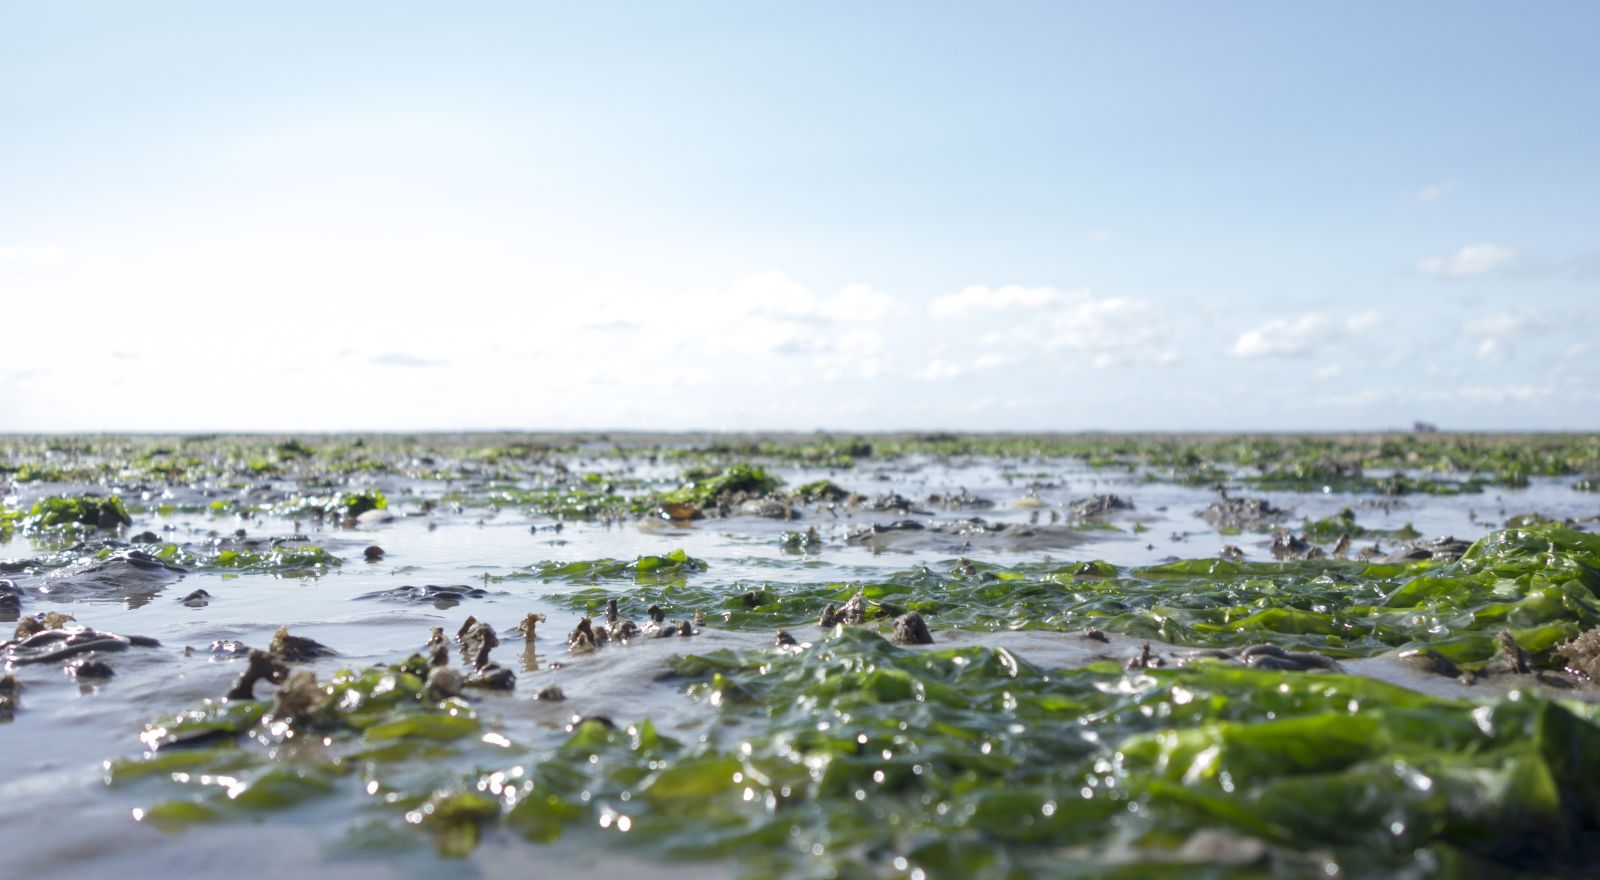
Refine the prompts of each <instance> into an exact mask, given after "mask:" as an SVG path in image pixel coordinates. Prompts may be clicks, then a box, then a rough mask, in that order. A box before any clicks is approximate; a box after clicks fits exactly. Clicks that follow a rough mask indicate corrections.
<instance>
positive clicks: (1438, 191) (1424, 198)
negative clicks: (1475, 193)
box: [1406, 178, 1461, 204]
mask: <svg viewBox="0 0 1600 880" xmlns="http://www.w3.org/2000/svg"><path fill="white" fill-rule="evenodd" d="M1460 186H1461V181H1460V179H1459V178H1451V179H1450V180H1446V181H1444V182H1442V183H1430V184H1428V185H1427V186H1419V187H1417V188H1416V189H1414V190H1411V191H1410V192H1408V193H1406V198H1408V199H1410V200H1411V201H1413V202H1417V203H1418V204H1427V203H1428V202H1437V201H1438V200H1440V199H1442V198H1444V197H1445V196H1447V195H1449V194H1451V193H1452V192H1455V191H1456V189H1458V188H1459V187H1460Z"/></svg>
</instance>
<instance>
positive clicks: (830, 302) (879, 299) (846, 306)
mask: <svg viewBox="0 0 1600 880" xmlns="http://www.w3.org/2000/svg"><path fill="white" fill-rule="evenodd" d="M893 306H894V300H892V299H890V298H889V295H888V294H886V293H881V292H879V291H876V290H873V289H872V288H871V287H868V286H867V285H865V284H852V285H850V286H848V287H846V288H845V289H843V290H841V291H839V292H838V293H836V294H834V295H833V297H832V298H830V299H827V300H824V301H823V302H822V305H821V309H820V311H821V313H822V315H823V317H826V318H829V319H831V320H834V321H842V322H845V323H852V324H853V323H865V322H869V321H876V320H878V319H879V318H882V317H884V316H885V315H887V314H889V311H890V309H891V308H893Z"/></svg>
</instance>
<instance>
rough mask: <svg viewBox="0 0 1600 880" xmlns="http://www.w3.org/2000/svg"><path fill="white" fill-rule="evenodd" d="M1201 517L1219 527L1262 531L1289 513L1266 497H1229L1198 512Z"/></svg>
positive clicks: (1224, 497)
mask: <svg viewBox="0 0 1600 880" xmlns="http://www.w3.org/2000/svg"><path fill="white" fill-rule="evenodd" d="M1196 515H1197V516H1199V517H1200V518H1201V519H1204V520H1205V521H1206V522H1208V523H1210V524H1211V525H1213V526H1215V527H1216V528H1218V529H1237V530H1239V531H1260V530H1262V529H1269V528H1272V527H1273V526H1275V525H1277V524H1278V523H1280V522H1282V521H1283V520H1284V518H1285V517H1287V516H1288V515H1289V512H1288V511H1286V510H1281V509H1279V508H1277V507H1273V506H1272V502H1270V501H1268V500H1267V499H1265V498H1229V497H1227V496H1226V495H1224V496H1223V497H1222V500H1220V501H1216V502H1213V503H1212V504H1210V505H1209V506H1207V507H1206V509H1205V510H1202V511H1200V512H1199V513H1198V514H1196Z"/></svg>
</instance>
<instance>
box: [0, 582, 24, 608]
mask: <svg viewBox="0 0 1600 880" xmlns="http://www.w3.org/2000/svg"><path fill="white" fill-rule="evenodd" d="M20 613H22V588H21V587H19V586H17V585H16V584H15V583H13V582H11V581H8V580H5V579H4V578H0V614H20Z"/></svg>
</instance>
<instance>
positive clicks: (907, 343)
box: [0, 2, 1600, 431]
mask: <svg viewBox="0 0 1600 880" xmlns="http://www.w3.org/2000/svg"><path fill="white" fill-rule="evenodd" d="M463 6H465V5H463ZM860 7H861V4H845V3H809V4H787V5H780V4H746V3H726V4H712V3H695V4H659V3H649V4H646V3H639V4H570V5H566V6H554V5H535V4H522V3H515V4H513V3H505V4H494V3H480V4H472V5H470V7H467V8H446V7H442V6H439V5H437V4H393V3H385V4H337V5H332V4H309V3H307V4H271V5H259V6H255V7H251V8H249V9H244V10H242V9H240V8H237V7H235V8H228V7H226V6H221V5H217V4H201V3H195V4H174V3H168V4H123V3H103V4H97V3H69V2H60V3H32V4H22V3H8V4H0V134H3V136H0V309H3V311H0V314H4V315H5V318H6V320H5V321H4V326H5V328H6V329H5V331H4V333H3V338H0V430H12V431H32V430H131V429H137V430H169V429H171V430H218V429H234V430H317V429H323V430H333V429H399V430H406V429H454V428H535V429H536V428H625V427H634V428H654V429H660V428H683V429H690V428H712V429H719V428H727V429H746V428H773V429H811V428H819V427H821V428H830V429H837V430H870V429H892V428H949V429H975V430H985V429H986V430H1038V429H1058V430H1080V429H1112V430H1117V429H1125V430H1137V429H1251V430H1271V429H1360V428H1382V427H1391V426H1407V425H1409V424H1410V422H1411V421H1412V420H1413V419H1426V420H1430V421H1434V422H1437V423H1439V424H1440V425H1441V426H1444V427H1447V428H1503V429H1521V428H1537V429H1584V430H1592V429H1596V428H1600V416H1597V415H1596V413H1600V406H1597V404H1600V341H1597V340H1596V337H1597V331H1600V296H1597V295H1596V294H1597V293H1600V211H1596V210H1595V207H1594V206H1595V205H1597V204H1600V172H1597V169H1596V162H1595V158H1594V157H1595V156H1600V117H1597V115H1596V114H1595V113H1594V112H1593V108H1594V94H1595V90H1596V88H1597V87H1600V53H1597V52H1595V51H1594V35H1595V34H1596V33H1600V7H1596V6H1594V5H1593V4H1587V3H1544V4H1538V5H1534V6H1525V7H1520V8H1513V7H1512V6H1511V5H1509V4H1474V3H1448V4H1445V3H1441V4H1424V3H1413V4H1378V3H1371V4H1348V3H1347V4H1323V5H1318V6H1313V5H1311V4H1274V3H1208V4H1191V3H1176V2H1174V3H1129V4H1069V3H1041V4H1021V3H1007V4H985V5H982V6H980V5H979V4H929V3H907V4H891V3H880V4H870V5H867V7H866V8H860Z"/></svg>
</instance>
